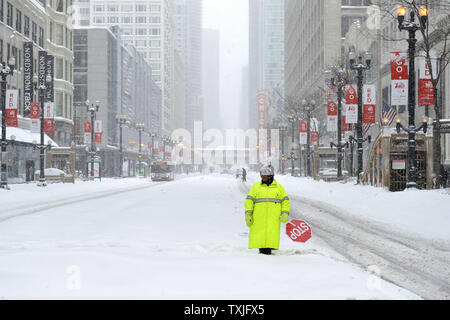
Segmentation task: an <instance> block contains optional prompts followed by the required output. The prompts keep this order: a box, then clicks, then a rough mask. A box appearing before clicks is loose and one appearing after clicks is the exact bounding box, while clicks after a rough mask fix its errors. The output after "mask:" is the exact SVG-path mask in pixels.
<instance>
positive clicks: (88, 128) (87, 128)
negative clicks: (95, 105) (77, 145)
mask: <svg viewBox="0 0 450 320" xmlns="http://www.w3.org/2000/svg"><path fill="white" fill-rule="evenodd" d="M91 131H92V127H91V122H90V121H87V120H86V121H84V133H91Z"/></svg>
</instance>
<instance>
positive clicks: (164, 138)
mask: <svg viewBox="0 0 450 320" xmlns="http://www.w3.org/2000/svg"><path fill="white" fill-rule="evenodd" d="M170 141H171V140H170V138H169V137H168V136H164V137H163V139H162V142H163V144H164V154H163V161H166V144H169V143H170Z"/></svg>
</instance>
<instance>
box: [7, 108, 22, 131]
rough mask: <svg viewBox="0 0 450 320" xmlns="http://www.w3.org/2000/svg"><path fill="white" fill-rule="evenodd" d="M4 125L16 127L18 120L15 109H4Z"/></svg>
mask: <svg viewBox="0 0 450 320" xmlns="http://www.w3.org/2000/svg"><path fill="white" fill-rule="evenodd" d="M6 126H7V127H18V126H19V121H18V120H17V109H6Z"/></svg>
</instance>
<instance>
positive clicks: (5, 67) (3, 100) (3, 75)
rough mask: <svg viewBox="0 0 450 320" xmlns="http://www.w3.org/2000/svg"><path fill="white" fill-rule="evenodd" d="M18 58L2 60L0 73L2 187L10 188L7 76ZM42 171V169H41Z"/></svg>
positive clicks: (11, 71) (0, 183)
mask: <svg viewBox="0 0 450 320" xmlns="http://www.w3.org/2000/svg"><path fill="white" fill-rule="evenodd" d="M15 67H16V59H14V57H11V58H10V59H9V61H8V63H5V62H2V63H1V64H0V75H1V80H0V81H1V90H2V92H1V94H0V97H1V98H0V99H1V108H2V141H1V152H0V162H1V177H0V188H2V189H7V190H9V187H8V174H7V172H6V162H5V161H4V160H3V154H4V153H6V146H7V145H8V144H9V142H8V141H6V78H7V77H8V76H10V75H12V74H13V73H14V71H15ZM41 171H42V170H41Z"/></svg>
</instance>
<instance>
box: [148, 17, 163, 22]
mask: <svg viewBox="0 0 450 320" xmlns="http://www.w3.org/2000/svg"><path fill="white" fill-rule="evenodd" d="M150 23H151V24H159V23H161V18H160V17H150Z"/></svg>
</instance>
